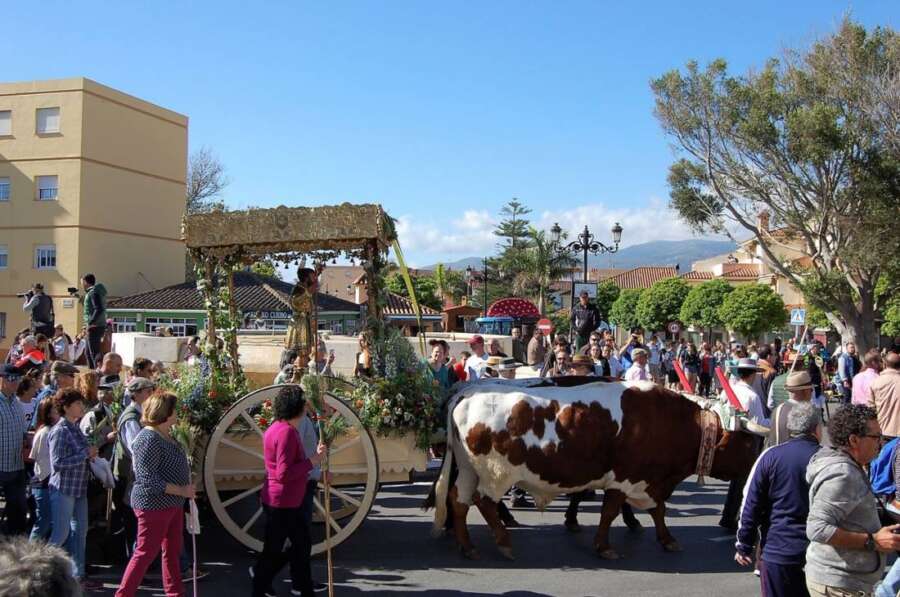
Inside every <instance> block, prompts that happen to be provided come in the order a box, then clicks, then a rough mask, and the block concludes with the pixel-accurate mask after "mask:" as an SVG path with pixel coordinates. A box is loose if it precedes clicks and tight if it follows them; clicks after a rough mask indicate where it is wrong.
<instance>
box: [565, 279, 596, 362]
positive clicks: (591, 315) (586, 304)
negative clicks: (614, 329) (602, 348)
mask: <svg viewBox="0 0 900 597" xmlns="http://www.w3.org/2000/svg"><path fill="white" fill-rule="evenodd" d="M570 324H571V329H572V332H573V334H574V335H575V346H574V349H575V350H578V349H579V348H581V347H582V346H584V345H585V344H587V343H588V341H589V340H590V337H591V332H593V331H594V330H596V329H597V327H598V326H599V325H600V312H599V311H598V310H597V307H596V306H594V305H592V304H591V302H590V295H589V294H588V293H587V291H582V292H581V296H579V297H578V303H577V304H576V305H575V306H573V307H572V315H571V318H570Z"/></svg>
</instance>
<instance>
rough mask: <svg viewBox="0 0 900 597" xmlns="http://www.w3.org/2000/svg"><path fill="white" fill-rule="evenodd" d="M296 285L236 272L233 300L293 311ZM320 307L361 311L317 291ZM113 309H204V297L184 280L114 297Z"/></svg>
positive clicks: (244, 306) (244, 308)
mask: <svg viewBox="0 0 900 597" xmlns="http://www.w3.org/2000/svg"><path fill="white" fill-rule="evenodd" d="M292 289H293V285H292V284H290V283H288V282H285V281H284V280H281V279H279V278H270V277H269V276H261V275H259V274H255V273H253V272H235V274H234V302H235V305H236V306H237V308H238V311H240V312H242V313H246V312H248V311H290V310H291V306H290V295H291V290H292ZM316 302H317V303H318V306H319V310H320V311H323V312H327V311H356V312H358V311H359V305H357V304H356V303H351V302H350V301H345V300H344V299H340V298H338V297H336V296H330V295H327V294H323V293H321V292H320V293H318V296H317V297H316ZM107 307H109V308H110V309H138V310H147V309H153V310H163V309H179V310H194V311H203V310H204V306H203V297H202V296H200V292H199V291H198V290H197V283H196V282H183V283H181V284H175V285H173V286H166V287H165V288H160V289H158V290H151V291H149V292H142V293H140V294H132V295H131V296H123V297H121V298H117V299H112V300H110V301H109V303H108V304H107Z"/></svg>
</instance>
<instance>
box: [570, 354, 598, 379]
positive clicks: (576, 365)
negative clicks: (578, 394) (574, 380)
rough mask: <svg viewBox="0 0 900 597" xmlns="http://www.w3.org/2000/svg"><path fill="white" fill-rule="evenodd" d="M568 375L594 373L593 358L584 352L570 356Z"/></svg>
mask: <svg viewBox="0 0 900 597" xmlns="http://www.w3.org/2000/svg"><path fill="white" fill-rule="evenodd" d="M569 375H594V359H592V358H591V357H589V356H587V355H584V354H576V355H575V356H574V357H572V368H571V369H570V370H569Z"/></svg>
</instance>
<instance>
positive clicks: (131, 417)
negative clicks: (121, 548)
mask: <svg viewBox="0 0 900 597" xmlns="http://www.w3.org/2000/svg"><path fill="white" fill-rule="evenodd" d="M155 388H156V384H155V383H153V382H152V381H151V380H149V379H147V378H145V377H135V378H134V379H132V380H131V381H129V382H128V385H127V386H125V389H126V390H128V392H129V393H130V394H131V404H129V405H128V406H126V407H125V410H123V411H122V414H120V415H119V420H118V422H117V425H116V428H117V429H118V430H119V433H118V435H117V437H116V446H115V449H114V451H113V474H114V475H115V477H116V488H115V490H114V491H113V500H114V501H115V503H116V510H117V511H119V512H121V516H122V526H123V528H124V530H125V544H126V545H127V546H128V548H129V549H131V546H132V545H134V542H135V541H136V540H137V518H136V517H135V515H134V512H133V511H132V510H131V488H132V486H133V485H134V469H133V467H132V460H131V444H132V443H133V442H134V438H136V437H137V435H138V433H140V431H141V414H142V413H143V404H144V402H146V401H147V399H149V398H150V394H152V393H153V390H154V389H155Z"/></svg>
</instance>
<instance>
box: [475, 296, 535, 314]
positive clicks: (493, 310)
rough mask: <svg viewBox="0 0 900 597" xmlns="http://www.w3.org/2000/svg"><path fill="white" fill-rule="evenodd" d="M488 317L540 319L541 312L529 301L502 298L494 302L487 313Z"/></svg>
mask: <svg viewBox="0 0 900 597" xmlns="http://www.w3.org/2000/svg"><path fill="white" fill-rule="evenodd" d="M487 316H488V317H512V318H513V319H540V317H541V312H540V311H538V308H537V307H535V306H534V303H532V302H531V301H529V300H526V299H523V298H514V297H511V298H504V299H500V300H499V301H496V302H494V304H492V305H491V306H490V308H489V309H488V311H487Z"/></svg>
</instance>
